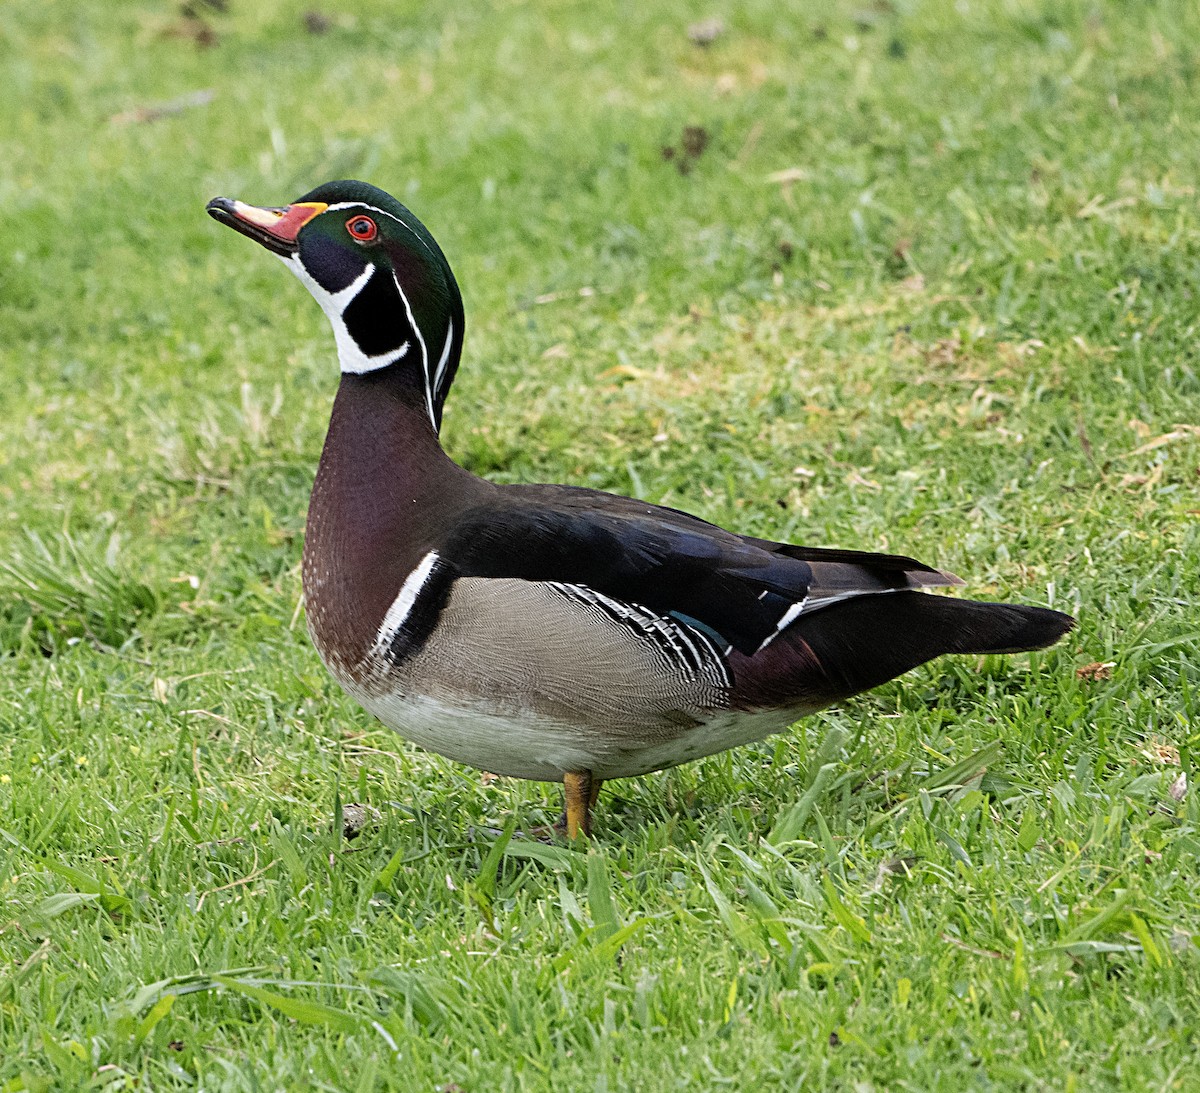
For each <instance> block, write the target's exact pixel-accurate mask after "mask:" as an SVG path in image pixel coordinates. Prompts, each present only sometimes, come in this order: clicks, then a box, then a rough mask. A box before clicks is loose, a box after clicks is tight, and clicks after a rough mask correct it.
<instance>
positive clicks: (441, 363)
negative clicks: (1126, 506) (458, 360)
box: [433, 319, 454, 392]
mask: <svg viewBox="0 0 1200 1093" xmlns="http://www.w3.org/2000/svg"><path fill="white" fill-rule="evenodd" d="M453 341H454V320H453V319H451V320H450V325H449V326H448V327H447V328H446V344H445V345H443V346H442V355H441V357H439V358H438V363H437V371H435V372H434V373H433V389H434V391H435V392H437V391H441V389H442V377H443V376H444V375H445V374H446V362H447V361H448V360H449V359H450V346H451V344H452V343H453Z"/></svg>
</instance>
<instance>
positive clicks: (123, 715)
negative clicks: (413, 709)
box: [0, 0, 1200, 1091]
mask: <svg viewBox="0 0 1200 1093" xmlns="http://www.w3.org/2000/svg"><path fill="white" fill-rule="evenodd" d="M311 6H312V5H310V4H308V3H307V0H306V2H305V3H285V2H282V0H281V2H267V3H262V4H257V5H251V4H249V3H246V2H244V0H231V4H230V11H229V12H228V13H226V14H219V13H215V14H210V15H206V16H205V18H206V19H207V20H208V22H209V23H210V24H211V27H212V29H213V30H214V31H215V34H216V43H215V44H214V45H212V46H211V47H210V48H201V47H199V46H198V45H197V44H196V42H195V41H194V40H192V38H189V37H188V36H187V35H186V34H181V33H180V31H181V29H186V28H185V27H183V26H182V25H181V23H180V18H179V15H178V12H177V9H176V8H175V7H174V6H173V5H171V4H167V3H158V4H152V3H134V2H125V3H112V4H104V5H101V4H80V3H74V4H72V3H67V2H57V3H55V2H48V3H43V4H24V5H18V6H16V7H13V9H12V10H11V11H8V12H6V14H5V17H4V19H3V21H2V22H0V73H2V75H0V81H2V83H3V86H4V90H5V92H6V94H5V109H4V110H3V111H2V112H0V202H2V207H3V213H4V215H3V217H2V218H0V305H2V306H0V384H2V387H0V390H2V392H3V393H2V394H0V410H2V413H0V861H2V863H3V868H0V899H2V901H3V907H2V912H0V1089H3V1090H6V1091H9V1090H12V1091H15V1090H21V1089H29V1090H41V1089H51V1088H54V1089H68V1088H81V1087H90V1088H99V1087H104V1088H109V1089H120V1088H134V1087H138V1088H144V1089H170V1088H180V1089H183V1088H203V1089H212V1090H215V1089H260V1088H269V1089H299V1088H316V1089H361V1090H373V1089H402V1090H406V1089H431V1088H435V1087H440V1088H442V1089H447V1090H454V1089H459V1090H479V1091H484V1090H504V1089H529V1090H541V1089H550V1088H554V1089H572V1090H580V1091H583V1090H588V1091H591V1090H623V1089H637V1088H641V1089H666V1088H693V1089H713V1088H726V1087H730V1088H739V1089H761V1088H788V1089H795V1088H801V1087H802V1088H805V1089H818V1088H831V1089H847V1090H850V1089H853V1090H869V1089H914V1090H915V1089H949V1090H960V1089H962V1088H964V1087H969V1088H1003V1089H1021V1088H1025V1089H1040V1088H1052V1089H1077V1090H1081V1091H1082V1090H1095V1089H1109V1088H1113V1089H1129V1090H1143V1089H1151V1088H1154V1089H1158V1088H1162V1089H1196V1088H1200V1064H1198V1063H1197V1062H1196V1059H1197V1049H1198V1047H1200V1044H1198V1043H1197V1032H1196V1030H1197V1028H1200V951H1198V947H1197V946H1198V944H1200V897H1198V895H1197V855H1198V852H1200V798H1198V797H1197V795H1196V794H1195V793H1194V792H1189V793H1186V794H1183V795H1182V799H1176V798H1177V797H1179V796H1180V794H1179V792H1178V790H1179V788H1180V783H1178V782H1177V779H1178V778H1179V776H1180V774H1181V773H1184V772H1187V773H1190V770H1191V765H1192V763H1193V754H1194V749H1195V745H1196V742H1197V734H1196V732H1195V730H1194V729H1193V727H1192V718H1193V716H1194V714H1195V712H1196V708H1197V697H1196V696H1197V694H1200V612H1198V611H1197V602H1198V599H1200V593H1198V591H1197V590H1198V588H1200V432H1198V430H1197V426H1198V425H1200V375H1198V369H1197V344H1198V335H1200V329H1198V327H1200V322H1198V315H1200V299H1198V294H1200V214H1198V212H1197V201H1198V193H1197V190H1198V188H1200V51H1198V49H1197V46H1196V43H1197V41H1200V15H1198V14H1197V9H1196V8H1195V6H1194V5H1192V4H1190V3H1185V2H1184V0H1161V2H1158V3H1149V2H1147V3H1137V4H1133V3H1120V2H1117V0H1112V2H1109V3H1099V2H1097V3H1070V2H1064V3H1054V4H1051V3H1048V2H1047V3H1035V2H1033V0H972V2H971V3H969V4H965V3H964V4H958V5H955V4H951V3H948V2H947V3H932V2H931V3H924V4H917V3H915V2H913V0H891V2H887V0H885V2H883V3H880V4H874V5H872V4H859V3H845V4H833V3H819V4H812V5H781V4H779V3H778V0H761V2H753V0H752V2H747V3H744V4H738V5H736V6H735V7H733V8H732V9H731V10H730V11H728V12H727V14H726V22H727V29H726V32H725V33H724V34H723V35H722V36H721V37H720V38H718V39H717V40H716V41H715V42H714V43H712V44H711V45H710V46H708V47H707V48H702V47H699V46H697V45H694V44H693V43H692V42H691V41H689V38H688V36H687V27H688V25H689V24H690V23H691V22H692V21H694V20H696V19H699V18H701V17H704V16H707V15H710V14H711V13H712V12H711V9H709V8H704V7H699V6H698V7H695V8H692V9H691V10H690V11H687V12H684V11H680V10H678V9H679V7H681V6H677V5H670V4H666V3H643V4H636V5H635V4H625V5H611V6H609V5H603V4H589V3H568V2H565V0H560V2H556V3H552V2H549V0H547V2H545V3H541V4H534V3H525V2H521V0H514V2H505V3H500V2H496V3H493V4H487V3H483V2H475V0H467V2H466V3H462V4H456V5H454V6H453V8H452V14H448V15H447V14H443V13H442V12H443V10H447V9H443V8H442V6H441V5H419V4H415V3H411V4H404V5H394V4H390V3H384V2H383V0H372V2H367V3H352V2H350V0H336V2H335V0H328V2H325V3H323V4H322V5H321V10H322V11H324V12H325V13H326V14H327V15H328V16H329V17H330V21H331V26H330V27H329V29H328V32H327V33H324V34H320V35H318V34H312V33H310V32H309V31H307V30H306V28H305V24H304V20H303V15H304V12H305V11H306V9H307V8H308V7H311ZM721 6H722V5H717V7H721ZM789 10H790V11H791V14H788V12H789ZM202 90H211V91H212V92H213V97H212V101H211V102H210V103H208V104H207V105H198V106H193V107H191V108H187V109H182V110H180V111H178V112H176V113H169V114H168V115H167V116H164V117H161V118H159V119H158V120H152V121H144V122H143V121H137V120H122V119H121V117H120V116H121V115H129V113H130V112H132V111H137V110H138V109H139V108H144V107H147V106H154V105H156V104H161V103H163V102H170V101H172V100H176V99H178V98H180V97H181V96H186V95H190V94H192V93H194V92H196V91H202ZM114 118H116V119H117V120H112V119H114ZM687 126H700V127H703V128H704V129H705V131H706V132H707V134H708V135H709V141H708V144H707V147H706V148H705V150H704V151H703V154H702V155H700V156H699V157H698V158H695V159H694V160H692V161H689V164H690V170H687V171H686V172H683V171H681V170H679V164H680V162H681V156H682V152H681V142H682V140H683V131H684V128H685V127H687ZM665 146H670V147H672V148H674V149H675V150H676V153H675V155H674V157H673V158H666V157H665V156H664V153H663V148H664V147H665ZM784 171H787V172H791V173H790V174H788V175H785V176H782V177H784V178H785V179H790V180H791V181H778V179H779V178H780V176H779V174H778V172H784ZM339 176H360V177H364V178H367V179H369V180H370V181H373V182H375V183H377V184H379V185H382V186H384V187H386V188H387V189H389V190H391V191H393V192H395V193H396V194H397V195H398V196H399V197H400V198H401V199H402V200H404V201H406V202H407V203H409V204H410V205H411V206H412V208H413V209H414V210H415V211H416V212H417V213H418V215H420V216H421V217H422V219H424V220H425V222H426V223H427V224H428V225H429V227H430V228H431V230H432V231H433V232H434V233H435V235H436V236H437V237H438V239H439V240H440V242H441V243H442V245H443V246H444V248H445V250H446V252H447V253H448V255H449V256H450V258H451V261H452V263H453V264H454V267H455V269H456V271H457V273H458V275H459V279H460V281H461V283H462V286H463V290H464V295H465V298H466V303H467V313H468V327H469V329H468V338H467V347H466V356H465V360H464V365H463V368H462V371H461V373H460V380H459V382H458V384H457V386H456V388H455V391H454V392H453V394H452V395H451V399H450V403H449V406H448V412H447V416H446V427H445V431H444V436H445V440H446V444H447V446H448V449H449V450H450V451H451V452H452V454H453V455H455V457H457V458H458V459H459V460H461V461H462V462H464V463H465V464H466V465H467V466H469V467H471V468H472V469H473V470H475V471H477V472H479V473H481V474H487V475H489V476H492V477H494V478H496V479H498V480H501V481H536V480H556V481H566V482H572V483H578V484H586V485H593V486H598V487H602V488H605V489H611V490H616V491H619V492H626V493H632V494H635V495H637V496H640V497H645V498H648V499H650V500H653V501H659V502H665V503H668V504H671V505H676V506H680V507H685V508H688V509H691V510H692V511H695V512H696V513H698V514H699V515H701V516H703V517H706V518H708V519H711V520H715V521H718V522H721V523H725V524H728V525H733V526H736V528H737V529H738V530H741V531H743V532H747V533H753V534H762V535H771V536H776V537H787V538H794V539H797V540H803V541H806V542H810V543H815V544H830V545H840V546H850V547H858V548H864V549H890V550H898V551H904V552H906V553H912V554H915V555H917V556H918V557H921V558H923V559H926V560H928V561H930V562H933V563H936V564H938V565H942V566H946V567H948V568H951V569H953V570H956V571H958V572H959V573H961V574H962V575H964V576H965V577H966V578H968V581H969V591H971V592H972V593H974V594H977V595H981V596H995V597H1000V598H1009V599H1015V600H1022V601H1025V602H1031V603H1050V604H1052V605H1054V606H1057V607H1061V608H1064V609H1067V610H1070V611H1072V612H1075V613H1076V614H1077V615H1078V617H1079V620H1080V626H1079V629H1078V631H1077V632H1076V633H1074V634H1073V635H1071V637H1070V639H1069V640H1068V641H1066V642H1064V643H1063V644H1062V645H1061V646H1059V647H1058V648H1056V649H1054V650H1052V651H1049V652H1046V653H1043V654H1040V655H1036V656H1020V657H1013V658H987V659H983V660H974V659H969V658H960V659H957V660H948V661H943V662H940V663H937V664H935V665H931V666H929V667H928V668H926V669H923V670H921V671H918V672H915V673H913V674H912V675H910V676H908V677H906V678H904V679H902V680H899V681H897V682H895V683H893V684H890V685H888V686H886V687H884V688H881V689H880V690H878V691H876V692H874V693H872V694H870V695H867V696H863V697H861V698H859V699H857V700H855V701H853V702H851V703H849V704H847V705H846V706H845V707H843V708H840V709H836V710H833V711H829V712H827V713H824V714H822V715H819V716H816V717H812V718H810V719H808V720H806V721H805V722H803V723H801V724H800V725H798V726H797V727H796V728H795V729H794V730H792V731H791V732H789V733H787V734H783V735H781V736H779V737H776V738H773V739H771V740H768V741H766V742H764V743H762V744H760V745H756V746H751V747H746V748H742V749H740V750H738V751H737V752H735V753H729V754H725V755H721V756H717V757H713V758H711V759H708V760H705V761H703V762H701V763H698V764H694V765H692V766H689V767H685V768H682V769H679V770H676V771H672V772H670V773H667V774H664V775H655V776H650V777H647V778H644V779H641V780H637V781H627V782H620V783H616V784H613V785H611V786H609V787H606V789H605V791H604V794H603V796H602V799H601V807H600V811H599V813H598V823H597V827H598V831H597V836H596V838H595V839H594V840H593V843H592V845H591V847H590V848H589V849H588V850H587V851H586V852H583V851H578V850H574V849H567V848H565V847H552V848H546V847H542V846H541V845H538V844H535V843H533V842H531V841H530V840H529V839H527V838H523V837H522V836H521V835H520V834H519V831H521V830H524V829H527V828H529V827H531V826H533V825H535V824H538V823H544V822H547V821H548V820H550V819H552V818H553V817H554V815H556V813H557V809H558V797H557V790H556V788H555V787H549V786H543V785H539V784H533V783H520V782H508V781H504V780H500V781H497V782H494V783H492V782H489V781H488V780H486V779H481V777H480V775H479V774H478V772H475V771H472V770H468V769H466V768H463V767H458V766H455V765H454V764H452V763H449V762H446V761H443V760H441V759H438V758H436V757H433V756H430V755H426V754H423V753H419V752H417V751H415V750H413V749H410V748H408V747H407V746H406V745H405V744H404V743H402V742H401V741H399V740H398V739H397V738H396V737H394V736H392V735H391V734H389V733H388V732H387V731H385V730H383V729H382V728H381V727H380V726H379V725H377V724H376V723H374V722H372V721H371V719H370V718H368V717H367V716H366V715H365V714H364V713H363V712H362V711H361V710H359V709H357V708H356V707H355V705H354V704H353V703H352V702H351V701H349V700H348V699H347V698H346V697H344V696H343V695H342V694H341V693H340V692H339V691H338V690H337V688H336V687H335V686H334V685H333V684H332V683H331V682H330V680H329V679H328V678H327V677H326V675H325V673H324V670H323V669H322V667H321V665H320V664H319V662H318V660H317V658H316V655H315V653H314V652H313V650H312V648H311V646H310V645H309V643H308V641H307V638H306V636H305V633H304V625H303V618H302V613H301V611H300V608H299V595H300V584H299V567H298V559H299V552H300V540H301V535H302V530H303V515H304V507H305V503H306V500H307V493H308V488H309V485H310V482H311V478H312V473H313V470H314V467H315V462H316V458H317V455H318V452H319V448H320V443H321V439H322V435H323V431H324V425H325V420H326V415H327V412H328V406H329V402H330V399H331V397H332V392H333V389H334V387H335V385H336V381H337V377H336V365H335V361H334V359H333V354H332V341H331V338H330V336H329V333H328V330H327V328H326V327H325V325H324V320H323V318H322V316H321V315H320V313H319V310H318V309H317V307H316V306H315V305H314V304H313V303H312V301H311V300H310V299H309V298H308V297H307V295H306V294H305V293H304V290H303V289H302V288H301V287H300V286H299V285H297V284H296V283H295V282H294V281H293V280H292V279H290V278H288V277H287V276H286V274H285V273H284V271H283V270H281V269H280V268H279V267H278V265H277V264H276V263H274V262H272V261H271V260H270V259H269V257H268V256H267V255H265V254H264V253H263V252H262V251H261V250H260V249H259V248H256V247H254V246H253V245H252V244H250V243H249V242H248V241H246V240H244V239H239V238H238V237H236V236H235V235H233V234H232V233H230V232H228V231H225V230H223V229H221V228H220V227H218V226H217V225H215V224H214V223H212V222H211V221H210V220H209V219H208V218H207V217H206V216H205V215H204V213H203V203H204V201H206V200H207V199H208V198H210V197H212V196H214V195H216V194H225V195H230V196H236V197H241V198H243V199H246V200H249V201H253V202H257V203H263V204H272V203H281V202H284V201H287V200H288V199H291V198H294V197H296V196H298V195H299V194H301V193H302V192H304V191H305V190H307V189H308V188H309V187H311V186H312V185H315V184H316V183H318V182H321V181H324V180H326V179H328V178H332V177H339ZM772 178H775V179H776V181H772V180H771V179H772ZM585 289H586V290H588V291H587V292H583V291H582V290H585ZM1090 662H1103V663H1105V664H1107V665H1110V667H1109V668H1107V669H1105V670H1104V672H1102V673H1100V674H1101V676H1105V675H1107V678H1095V679H1092V678H1080V677H1078V676H1077V674H1076V669H1077V668H1079V667H1081V666H1084V665H1086V664H1088V663H1090ZM1177 763H1178V764H1179V765H1176V764H1177ZM1173 787H1174V788H1175V790H1176V792H1175V793H1174V794H1172V792H1171V790H1172V788H1173ZM348 802H360V803H364V804H369V805H371V806H373V807H374V808H375V809H377V810H378V812H379V814H380V816H381V821H380V823H379V825H378V826H377V827H376V828H374V829H369V830H368V831H367V832H366V833H365V834H364V835H363V836H362V837H361V838H360V839H358V840H357V841H356V842H354V843H349V844H347V843H343V842H342V841H341V840H340V837H337V836H335V835H334V834H333V832H332V828H331V822H332V820H333V819H334V817H335V815H337V814H338V813H339V811H340V809H341V807H342V806H343V804H345V803H348ZM514 828H515V829H516V831H517V832H518V833H513V829H514ZM497 832H503V834H502V835H499V836H498V835H497ZM510 834H511V836H512V837H511V840H509V836H510Z"/></svg>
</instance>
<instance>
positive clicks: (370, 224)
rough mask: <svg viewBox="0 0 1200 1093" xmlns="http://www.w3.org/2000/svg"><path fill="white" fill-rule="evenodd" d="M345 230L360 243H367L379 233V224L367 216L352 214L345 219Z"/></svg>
mask: <svg viewBox="0 0 1200 1093" xmlns="http://www.w3.org/2000/svg"><path fill="white" fill-rule="evenodd" d="M346 231H348V232H349V233H350V235H351V238H354V239H357V240H358V241H359V242H360V243H369V242H371V240H372V239H374V238H375V236H377V235H378V234H379V226H378V225H377V224H376V223H375V221H374V220H372V219H371V218H370V217H369V216H354V217H351V218H350V219H349V220H347V221H346Z"/></svg>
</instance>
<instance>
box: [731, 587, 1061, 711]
mask: <svg viewBox="0 0 1200 1093" xmlns="http://www.w3.org/2000/svg"><path fill="white" fill-rule="evenodd" d="M1074 625H1075V620H1074V619H1073V618H1072V617H1071V616H1070V615H1064V614H1063V613H1062V612H1061V611H1052V610H1050V609H1048V608H1045V607H1026V606H1023V605H1021V604H1012V603H982V602H979V601H976V600H958V599H952V598H951V597H949V596H939V595H933V594H930V593H926V592H916V591H912V592H910V591H897V592H891V593H883V594H876V595H864V596H857V597H854V598H853V599H848V600H843V601H842V602H840V603H835V604H830V605H829V606H828V607H825V608H823V609H822V610H820V611H815V612H813V613H812V614H811V615H808V616H805V615H802V616H801V617H800V618H799V619H797V620H796V622H795V623H793V625H792V626H790V627H789V628H788V630H787V631H786V632H785V633H784V634H782V635H780V637H779V638H778V639H777V640H776V641H774V642H772V643H771V645H769V646H768V647H767V648H766V649H764V650H762V652H760V653H759V654H757V655H756V656H754V657H752V658H746V659H739V660H738V662H737V663H736V664H735V665H734V668H735V671H734V674H735V678H736V679H737V681H738V682H737V686H736V688H735V696H734V698H735V702H736V703H737V704H738V705H743V706H752V707H753V706H763V705H768V704H779V705H783V704H787V703H788V702H795V701H811V702H813V703H814V708H817V707H819V706H820V705H825V704H827V703H829V702H838V701H840V700H842V699H844V698H848V697H850V696H851V695H854V694H858V693H859V692H860V691H867V690H870V689H871V688H872V687H878V686H879V685H880V684H881V683H886V682H887V681H888V680H889V679H895V678H896V677H897V676H900V675H903V674H904V673H905V672H907V671H910V670H911V669H913V668H916V667H917V666H918V665H920V664H924V663H925V662H926V661H928V660H932V659H933V658H934V657H938V656H942V655H943V654H945V653H1019V652H1024V651H1025V650H1029V649H1043V648H1045V647H1046V646H1048V645H1053V644H1054V643H1055V642H1056V641H1058V640H1059V638H1061V637H1062V636H1063V635H1064V634H1066V633H1067V632H1068V631H1070V630H1071V628H1072V627H1074Z"/></svg>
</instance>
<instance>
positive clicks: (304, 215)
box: [205, 197, 329, 258]
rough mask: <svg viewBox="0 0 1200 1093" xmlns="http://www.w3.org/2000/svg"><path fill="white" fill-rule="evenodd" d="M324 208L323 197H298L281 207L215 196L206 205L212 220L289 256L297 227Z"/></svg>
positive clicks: (291, 252)
mask: <svg viewBox="0 0 1200 1093" xmlns="http://www.w3.org/2000/svg"><path fill="white" fill-rule="evenodd" d="M327 208H329V206H328V205H327V204H325V202H323V201H299V202H297V203H296V204H295V205H285V206H283V208H260V207H259V206H258V205H246V204H244V203H243V202H241V201H235V200H234V199H233V198H230V197H214V198H213V199H212V200H211V201H210V202H209V203H208V204H207V205H206V206H205V209H206V210H207V212H208V215H209V216H211V217H212V218H213V219H214V220H216V221H219V222H220V223H222V224H226V225H228V226H229V227H231V228H232V229H233V230H234V231H236V232H241V233H242V235H246V236H249V237H250V238H251V239H253V240H254V241H255V242H256V243H261V244H262V245H263V246H264V247H266V248H267V250H269V251H271V252H273V253H274V254H278V255H279V256H280V257H282V258H290V257H291V256H292V255H294V254H295V253H296V250H297V248H298V246H299V244H298V243H297V242H296V237H297V236H298V235H299V234H300V229H301V228H303V227H304V225H305V224H307V223H308V222H309V221H310V220H311V219H312V218H313V217H314V216H320V215H321V213H323V212H324V211H325V210H326V209H327Z"/></svg>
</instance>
